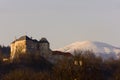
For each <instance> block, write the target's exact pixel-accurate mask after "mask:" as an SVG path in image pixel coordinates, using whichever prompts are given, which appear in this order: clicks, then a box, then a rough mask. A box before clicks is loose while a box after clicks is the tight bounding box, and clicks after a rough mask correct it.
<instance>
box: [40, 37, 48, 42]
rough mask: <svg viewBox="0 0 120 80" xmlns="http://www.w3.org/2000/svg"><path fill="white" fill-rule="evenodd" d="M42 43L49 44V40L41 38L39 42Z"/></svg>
mask: <svg viewBox="0 0 120 80" xmlns="http://www.w3.org/2000/svg"><path fill="white" fill-rule="evenodd" d="M39 42H40V43H49V42H48V40H47V39H46V38H44V37H43V38H41V40H40V41H39Z"/></svg>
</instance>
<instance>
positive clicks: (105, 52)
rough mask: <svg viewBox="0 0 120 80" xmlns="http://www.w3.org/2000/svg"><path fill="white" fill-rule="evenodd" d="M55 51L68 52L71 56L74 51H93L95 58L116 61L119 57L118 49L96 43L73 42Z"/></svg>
mask: <svg viewBox="0 0 120 80" xmlns="http://www.w3.org/2000/svg"><path fill="white" fill-rule="evenodd" d="M57 50H58V51H62V52H70V53H72V54H73V55H74V51H76V52H79V51H86V50H89V51H93V52H94V53H95V55H96V56H101V57H102V58H104V59H108V58H114V59H117V58H119V57H120V48H118V47H115V46H112V45H110V44H107V43H103V42H98V41H83V42H75V43H72V44H70V45H67V46H65V47H63V48H60V49H57Z"/></svg>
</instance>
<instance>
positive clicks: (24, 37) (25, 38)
mask: <svg viewBox="0 0 120 80" xmlns="http://www.w3.org/2000/svg"><path fill="white" fill-rule="evenodd" d="M21 40H31V41H34V42H38V41H37V40H36V39H31V38H29V37H28V36H27V35H24V36H21V37H20V38H18V39H16V40H15V41H21ZM15 41H13V42H12V43H14V42H15Z"/></svg>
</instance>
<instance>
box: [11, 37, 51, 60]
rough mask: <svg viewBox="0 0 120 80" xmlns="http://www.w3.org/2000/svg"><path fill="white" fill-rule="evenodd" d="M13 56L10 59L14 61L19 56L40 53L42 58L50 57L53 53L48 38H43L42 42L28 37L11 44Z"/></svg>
mask: <svg viewBox="0 0 120 80" xmlns="http://www.w3.org/2000/svg"><path fill="white" fill-rule="evenodd" d="M10 48H11V55H10V58H11V59H14V58H15V57H18V56H19V54H26V53H39V54H40V55H42V56H45V55H49V54H50V53H51V50H50V45H49V42H48V41H47V39H46V38H41V40H40V41H38V40H36V39H32V38H29V37H28V36H26V35H25V36H22V37H20V38H19V39H16V40H15V41H13V42H12V43H11V44H10Z"/></svg>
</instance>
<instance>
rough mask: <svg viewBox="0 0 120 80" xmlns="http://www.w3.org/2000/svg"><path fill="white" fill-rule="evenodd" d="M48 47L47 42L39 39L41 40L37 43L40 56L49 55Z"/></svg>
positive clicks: (44, 39)
mask: <svg viewBox="0 0 120 80" xmlns="http://www.w3.org/2000/svg"><path fill="white" fill-rule="evenodd" d="M49 47H50V46H49V42H48V41H47V39H46V38H41V40H40V41H39V50H40V54H41V55H42V56H45V55H49V52H50V48H49Z"/></svg>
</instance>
